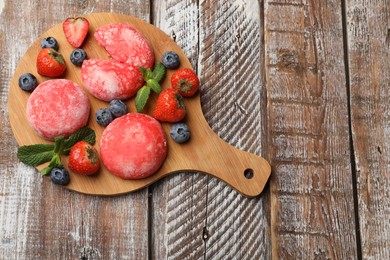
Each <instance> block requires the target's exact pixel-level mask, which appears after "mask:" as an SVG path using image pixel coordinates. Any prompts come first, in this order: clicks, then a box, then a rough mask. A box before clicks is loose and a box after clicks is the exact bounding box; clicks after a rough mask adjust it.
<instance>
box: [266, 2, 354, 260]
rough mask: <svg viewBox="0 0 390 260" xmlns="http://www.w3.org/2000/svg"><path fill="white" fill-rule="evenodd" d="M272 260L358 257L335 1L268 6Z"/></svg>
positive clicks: (338, 7) (340, 35)
mask: <svg viewBox="0 0 390 260" xmlns="http://www.w3.org/2000/svg"><path fill="white" fill-rule="evenodd" d="M264 13H265V14H264V15H265V34H266V35H265V43H266V53H267V57H266V61H267V64H266V66H267V69H266V72H267V83H268V85H267V87H268V91H269V114H270V117H269V128H270V129H269V134H270V137H269V138H270V146H271V151H270V160H271V162H272V165H273V175H272V177H271V183H270V186H271V212H272V213H271V226H272V252H273V255H272V256H273V258H275V259H349V258H353V259H354V258H356V257H357V250H356V237H355V223H354V200H353V186H352V175H351V161H350V150H349V146H350V144H349V131H348V107H347V99H348V96H347V93H346V76H345V68H344V53H343V50H344V49H343V30H342V10H341V5H340V2H339V1H274V0H272V1H265V11H264Z"/></svg>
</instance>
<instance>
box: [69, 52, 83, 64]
mask: <svg viewBox="0 0 390 260" xmlns="http://www.w3.org/2000/svg"><path fill="white" fill-rule="evenodd" d="M86 58H87V53H86V52H85V51H84V50H83V49H75V50H73V51H72V53H71V54H70V61H71V62H72V63H73V64H74V65H76V66H81V65H82V64H83V61H84V60H85V59H86Z"/></svg>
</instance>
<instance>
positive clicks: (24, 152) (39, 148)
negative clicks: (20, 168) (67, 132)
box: [17, 144, 54, 167]
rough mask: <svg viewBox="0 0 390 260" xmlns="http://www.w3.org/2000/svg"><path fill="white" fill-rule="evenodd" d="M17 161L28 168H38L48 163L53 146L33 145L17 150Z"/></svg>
mask: <svg viewBox="0 0 390 260" xmlns="http://www.w3.org/2000/svg"><path fill="white" fill-rule="evenodd" d="M17 156H18V158H19V160H20V161H21V162H23V163H25V164H27V165H30V166H34V167H36V166H38V165H41V164H43V163H46V162H49V161H50V160H51V158H52V157H53V156H54V144H33V145H25V146H21V147H19V149H18V152H17Z"/></svg>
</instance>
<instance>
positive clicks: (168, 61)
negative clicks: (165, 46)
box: [162, 51, 180, 69]
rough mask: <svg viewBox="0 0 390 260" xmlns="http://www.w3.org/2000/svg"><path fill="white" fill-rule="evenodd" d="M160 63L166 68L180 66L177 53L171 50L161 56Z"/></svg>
mask: <svg viewBox="0 0 390 260" xmlns="http://www.w3.org/2000/svg"><path fill="white" fill-rule="evenodd" d="M162 64H163V65H164V67H165V68H167V69H177V68H178V67H179V66H180V60H179V55H177V53H175V52H173V51H167V52H165V53H164V54H163V56H162Z"/></svg>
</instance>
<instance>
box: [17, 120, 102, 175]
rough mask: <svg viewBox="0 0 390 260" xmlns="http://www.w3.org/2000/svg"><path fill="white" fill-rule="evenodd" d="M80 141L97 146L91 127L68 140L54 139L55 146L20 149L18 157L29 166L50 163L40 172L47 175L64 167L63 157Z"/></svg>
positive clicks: (28, 146) (42, 145)
mask: <svg viewBox="0 0 390 260" xmlns="http://www.w3.org/2000/svg"><path fill="white" fill-rule="evenodd" d="M79 141H86V142H88V143H90V144H91V145H94V144H95V141H96V134H95V131H94V130H92V129H91V128H89V127H84V128H81V129H79V130H77V131H76V132H74V133H73V134H71V135H70V136H69V137H68V138H65V137H64V136H58V137H56V138H55V139H54V144H33V145H24V146H21V147H19V149H18V152H17V156H18V158H19V160H20V161H21V162H23V163H25V164H27V165H30V166H33V167H36V166H38V165H41V164H44V163H47V162H50V163H49V165H48V166H47V167H45V168H44V169H42V170H41V171H40V172H41V174H42V175H47V174H49V173H50V171H51V170H52V169H53V168H55V167H62V166H63V164H62V162H61V156H62V155H67V154H69V152H70V149H71V148H72V146H74V145H75V144H76V143H77V142H79Z"/></svg>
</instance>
